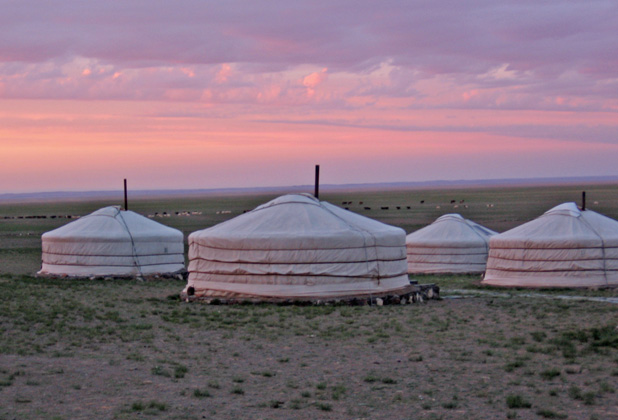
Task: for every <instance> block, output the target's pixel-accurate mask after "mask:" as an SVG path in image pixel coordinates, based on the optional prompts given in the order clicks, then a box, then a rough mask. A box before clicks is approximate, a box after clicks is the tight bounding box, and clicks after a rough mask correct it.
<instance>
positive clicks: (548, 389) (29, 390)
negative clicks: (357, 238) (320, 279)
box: [0, 185, 618, 420]
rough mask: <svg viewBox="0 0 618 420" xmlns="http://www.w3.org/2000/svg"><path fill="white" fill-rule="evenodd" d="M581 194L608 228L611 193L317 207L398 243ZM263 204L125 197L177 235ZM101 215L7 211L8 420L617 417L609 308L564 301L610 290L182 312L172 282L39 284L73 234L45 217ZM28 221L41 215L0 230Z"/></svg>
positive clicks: (479, 290)
mask: <svg viewBox="0 0 618 420" xmlns="http://www.w3.org/2000/svg"><path fill="white" fill-rule="evenodd" d="M582 189H585V190H586V191H587V194H588V202H589V207H590V208H592V209H594V210H597V211H599V212H601V213H603V214H605V215H607V216H610V217H613V218H618V186H612V185H599V186H576V187H565V186H563V187H555V188H550V187H537V188H510V189H466V190H464V189H461V190H459V189H458V190H432V191H429V190H427V191H389V192H380V193H377V192H340V193H336V194H335V193H332V194H322V197H321V198H322V199H324V200H327V201H330V202H332V203H334V204H338V205H341V203H342V202H343V201H346V202H347V201H352V202H353V204H351V205H347V206H348V207H350V210H353V211H357V212H359V213H361V214H365V215H367V216H369V217H373V218H376V219H379V220H382V221H385V222H387V223H390V224H393V225H397V226H401V227H403V228H404V229H405V230H406V231H408V232H410V231H412V230H415V229H418V228H420V227H422V226H424V225H426V224H428V223H430V222H431V221H433V220H434V219H435V218H436V217H438V216H440V215H442V214H444V213H448V212H459V213H461V214H462V215H463V216H465V217H467V218H470V219H472V220H475V221H476V222H478V223H481V224H483V225H485V226H487V227H489V228H492V229H494V230H497V231H504V230H506V229H509V228H512V227H514V226H517V225H519V224H521V223H523V222H525V221H527V220H530V219H532V218H534V217H536V216H538V215H540V214H541V213H542V212H543V211H545V210H547V209H549V208H551V207H552V206H554V205H556V204H559V203H561V202H564V201H579V199H580V197H581V190H582ZM270 198H272V196H226V197H205V198H195V197H193V198H191V197H187V198H179V199H174V200H171V199H170V200H157V201H149V200H135V201H134V202H132V203H131V209H132V210H135V211H137V212H139V213H142V214H154V213H155V212H158V213H163V212H167V213H169V214H171V216H170V217H165V218H160V219H159V218H157V219H156V220H158V221H160V222H162V223H164V224H167V225H170V226H173V227H176V228H179V229H181V230H182V231H183V232H184V233H185V234H188V233H190V232H192V231H194V230H197V229H201V228H205V227H208V226H211V225H213V224H215V223H218V222H220V221H223V220H225V219H227V218H230V217H234V216H236V215H238V214H240V213H242V211H243V210H248V209H251V208H254V207H255V206H257V205H259V204H261V203H263V202H265V201H267V200H268V199H270ZM421 200H424V201H425V203H424V204H420V201H421ZM451 200H455V203H454V204H451ZM462 200H463V202H462V203H460V201H462ZM361 201H362V202H363V204H358V203H359V202H361ZM595 201H597V202H598V204H594V202H595ZM109 204H110V203H102V202H75V201H74V202H70V203H26V204H7V203H4V204H0V261H1V264H0V337H1V338H0V419H1V420H4V419H67V420H68V419H93V418H96V419H134V418H152V419H203V418H229V419H232V418H245V419H307V418H324V419H327V418H328V419H361V418H367V419H369V418H379V419H393V418H395V419H470V418H479V419H504V418H519V419H535V418H538V419H544V418H570V419H590V420H592V419H618V393H617V389H618V330H617V326H618V306H617V305H616V304H611V303H605V302H596V301H586V300H564V299H559V298H558V297H559V296H563V295H571V296H572V297H573V296H575V295H577V296H595V297H609V298H611V297H618V291H616V290H597V291H567V290H558V291H542V294H543V296H540V295H539V294H538V293H537V294H536V295H535V294H534V293H532V294H531V293H530V292H529V291H521V290H508V291H503V290H498V289H492V288H487V287H481V286H479V284H478V283H479V280H480V277H479V276H426V277H419V278H418V279H419V280H420V282H435V283H437V284H439V285H440V286H441V288H442V294H443V296H445V297H446V299H443V300H441V301H430V302H428V303H425V304H415V305H397V306H384V307H366V306H365V307H349V306H321V307H298V306H276V305H239V306H217V305H199V304H186V303H184V302H180V301H179V300H178V293H179V292H180V290H181V289H182V288H183V287H184V283H183V282H182V281H177V280H167V281H162V280H161V281H149V282H137V281H129V280H112V281H85V280H50V279H38V278H34V277H33V276H32V273H34V272H35V271H36V270H38V268H39V266H40V234H41V233H43V232H45V231H47V230H50V229H53V228H55V227H57V226H61V225H63V224H65V223H68V222H69V220H67V219H66V218H58V217H56V218H54V219H51V218H50V216H52V215H55V216H58V215H67V214H70V215H84V214H88V213H90V212H92V211H93V210H96V209H98V208H100V207H102V206H104V205H109ZM111 204H116V203H111ZM491 204H493V206H488V205H491ZM454 205H458V208H456V209H455V208H453V207H454ZM464 205H467V206H468V208H465V207H464ZM342 206H343V205H342ZM386 206H388V207H389V210H380V207H386ZM397 206H399V207H400V209H399V210H397V209H396V207H397ZM408 206H409V207H410V209H407V207H408ZM437 206H440V208H437ZM365 207H371V210H364V208H365ZM176 211H195V212H201V214H200V215H194V216H188V217H187V216H182V217H181V216H176V215H175V212H176ZM221 211H229V212H230V213H229V214H220V213H219V214H217V212H221ZM35 215H39V216H42V215H45V216H48V217H47V218H45V219H33V218H28V219H25V218H24V219H4V217H5V216H8V217H13V216H15V217H19V216H22V217H24V216H35ZM463 292H465V296H466V298H462V299H459V298H455V297H458V296H461V295H462V294H463Z"/></svg>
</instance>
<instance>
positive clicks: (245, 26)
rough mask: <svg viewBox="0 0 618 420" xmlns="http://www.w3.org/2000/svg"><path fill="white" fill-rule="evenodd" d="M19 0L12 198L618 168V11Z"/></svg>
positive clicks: (4, 53)
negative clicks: (125, 188)
mask: <svg viewBox="0 0 618 420" xmlns="http://www.w3.org/2000/svg"><path fill="white" fill-rule="evenodd" d="M35 3H37V4H36V5H33V4H32V2H18V1H8V2H4V4H3V13H2V16H1V17H0V23H1V24H0V147H1V150H2V165H0V193H3V192H29V191H49V190H100V189H103V190H109V189H116V188H119V186H120V184H121V182H122V179H123V178H129V179H130V180H131V185H132V187H133V188H136V189H159V188H222V187H255V186H277V185H295V184H310V183H311V182H312V177H313V172H312V171H313V165H315V164H320V165H321V166H322V179H323V182H324V183H332V184H341V183H356V182H358V183H365V182H391V181H392V182H398V181H425V180H435V179H447V180H448V179H480V178H527V177H559V176H594V175H618V166H617V165H616V163H615V162H617V161H618V115H617V114H618V78H617V77H616V69H617V68H618V41H617V39H618V33H617V31H616V28H615V22H616V20H617V19H618V3H616V2H608V1H597V0H593V1H583V0H582V1H572V2H568V3H563V2H558V3H555V4H554V3H548V4H538V3H534V2H532V3H525V4H522V3H521V2H519V1H515V0H499V1H497V2H496V1H482V2H480V3H479V2H475V5H476V6H470V5H469V4H467V3H466V2H460V1H455V0H452V1H450V0H449V1H447V2H435V4H434V3H427V2H420V1H412V2H407V3H401V2H388V1H387V2H386V3H384V2H370V1H364V0H361V1H354V2H348V1H342V2H336V3H335V4H333V3H332V2H326V1H315V0H312V1H304V0H303V1H300V2H291V3H290V2H283V1H273V2H267V3H266V4H261V2H257V3H256V2H245V1H240V0H239V1H230V2H224V3H217V7H216V8H213V7H211V6H209V3H208V2H200V1H195V0H181V1H178V2H164V1H150V0H149V1H142V0H129V1H127V2H123V3H122V5H123V6H122V10H120V9H119V7H120V6H119V5H118V4H117V3H115V2H98V3H96V4H95V3H90V2H88V3H84V2H81V1H77V0H62V1H61V2H60V4H61V5H62V6H61V7H58V5H56V4H55V3H54V4H51V3H49V2H43V1H38V0H37V1H35Z"/></svg>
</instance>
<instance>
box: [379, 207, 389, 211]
mask: <svg viewBox="0 0 618 420" xmlns="http://www.w3.org/2000/svg"><path fill="white" fill-rule="evenodd" d="M380 210H388V207H380Z"/></svg>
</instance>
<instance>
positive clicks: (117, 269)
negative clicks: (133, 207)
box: [38, 207, 185, 277]
mask: <svg viewBox="0 0 618 420" xmlns="http://www.w3.org/2000/svg"><path fill="white" fill-rule="evenodd" d="M41 240H42V245H43V256H42V257H43V264H42V267H41V271H39V272H38V274H39V275H51V276H71V277H93V276H94V277H105V276H118V277H132V276H145V275H154V274H174V273H179V272H182V271H184V268H185V265H184V244H183V234H182V232H180V231H179V230H177V229H173V228H170V227H167V226H164V225H162V224H160V223H157V222H155V221H153V220H150V219H148V218H146V217H144V216H141V215H139V214H137V213H134V212H132V211H130V210H126V211H125V210H120V208H119V207H104V208H102V209H100V210H97V211H95V212H94V213H91V214H89V215H87V216H84V217H82V218H80V219H78V220H76V221H74V222H71V223H68V224H66V225H64V226H62V227H59V228H58V229H55V230H52V231H50V232H47V233H44V234H43V236H42V237H41Z"/></svg>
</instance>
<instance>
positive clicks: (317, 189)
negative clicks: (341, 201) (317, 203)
mask: <svg viewBox="0 0 618 420" xmlns="http://www.w3.org/2000/svg"><path fill="white" fill-rule="evenodd" d="M313 195H314V196H315V198H318V199H319V198H320V165H315V192H314V193H313Z"/></svg>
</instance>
